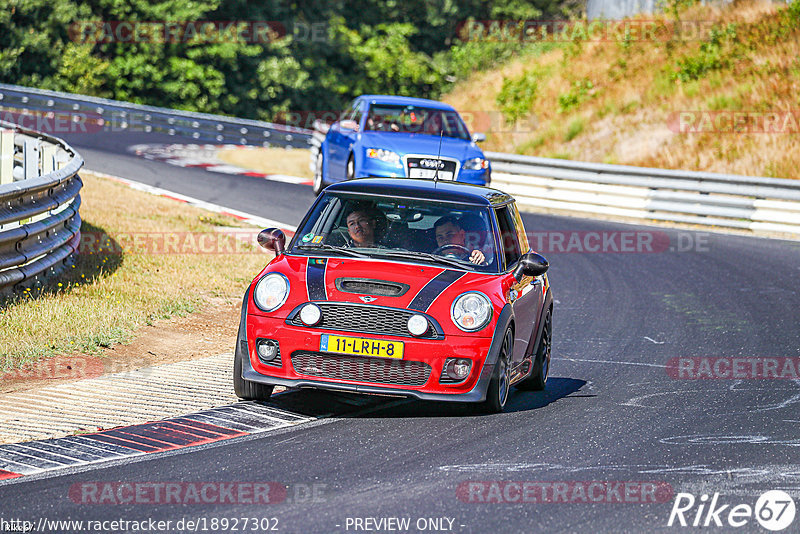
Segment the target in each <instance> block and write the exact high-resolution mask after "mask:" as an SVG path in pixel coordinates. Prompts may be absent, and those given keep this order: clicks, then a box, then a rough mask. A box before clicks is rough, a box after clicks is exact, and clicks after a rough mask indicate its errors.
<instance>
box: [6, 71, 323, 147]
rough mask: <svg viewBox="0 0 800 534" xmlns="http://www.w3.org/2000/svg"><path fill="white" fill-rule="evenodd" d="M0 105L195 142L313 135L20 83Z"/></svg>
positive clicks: (258, 141)
mask: <svg viewBox="0 0 800 534" xmlns="http://www.w3.org/2000/svg"><path fill="white" fill-rule="evenodd" d="M0 106H2V107H3V108H7V109H11V110H19V111H20V112H22V113H23V114H26V113H27V114H28V115H30V112H34V113H35V114H39V115H41V114H51V113H52V114H63V115H65V116H66V117H67V118H68V119H71V120H75V119H78V120H85V121H86V122H87V123H89V128H90V129H96V130H100V129H102V130H103V131H111V132H130V131H139V132H146V133H151V132H156V133H163V134H167V135H182V136H186V137H190V138H192V139H194V140H196V141H197V142H207V143H220V144H230V143H232V144H239V145H257V146H282V147H286V146H291V147H297V148H308V144H309V141H310V139H311V131H309V130H305V129H302V128H295V127H292V126H285V125H282V124H273V123H270V122H264V121H254V120H249V119H239V118H236V117H225V116H223V115H211V114H207V113H194V112H190V111H179V110H174V109H167V108H159V107H154V106H143V105H139V104H131V103H129V102H121V101H119V100H109V99H106V98H97V97H92V96H84V95H76V94H71V93H61V92H58V91H45V90H42V89H33V88H30V87H22V86H19V85H9V84H0ZM78 114H80V117H78ZM23 126H27V125H23ZM31 126H33V125H31Z"/></svg>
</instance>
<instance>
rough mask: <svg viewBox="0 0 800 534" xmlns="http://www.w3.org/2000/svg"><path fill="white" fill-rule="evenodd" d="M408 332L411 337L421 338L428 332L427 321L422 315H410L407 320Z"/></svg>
mask: <svg viewBox="0 0 800 534" xmlns="http://www.w3.org/2000/svg"><path fill="white" fill-rule="evenodd" d="M408 331H409V332H411V335H412V336H421V335H422V334H424V333H425V332H427V331H428V319H426V318H425V316H424V315H420V314H415V315H412V316H411V317H409V318H408Z"/></svg>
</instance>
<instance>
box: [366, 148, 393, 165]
mask: <svg viewBox="0 0 800 534" xmlns="http://www.w3.org/2000/svg"><path fill="white" fill-rule="evenodd" d="M367 157H368V158H373V159H379V160H381V161H385V162H386V163H394V164H395V165H397V164H399V163H400V155H399V154H397V152H392V151H391V150H386V149H385V148H368V149H367Z"/></svg>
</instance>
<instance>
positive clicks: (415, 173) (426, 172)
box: [408, 169, 453, 180]
mask: <svg viewBox="0 0 800 534" xmlns="http://www.w3.org/2000/svg"><path fill="white" fill-rule="evenodd" d="M435 174H436V170H435V169H409V170H408V177H409V178H428V179H433V177H434V175H435ZM452 179H453V173H452V172H450V171H439V180H452Z"/></svg>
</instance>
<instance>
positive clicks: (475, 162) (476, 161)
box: [464, 158, 489, 171]
mask: <svg viewBox="0 0 800 534" xmlns="http://www.w3.org/2000/svg"><path fill="white" fill-rule="evenodd" d="M464 168H465V169H467V170H469V171H481V170H484V169H488V168H489V160H488V159H483V158H472V159H468V160H467V161H465V162H464Z"/></svg>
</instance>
